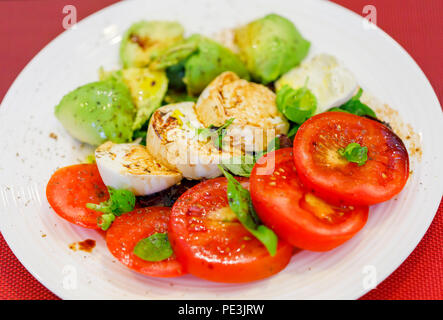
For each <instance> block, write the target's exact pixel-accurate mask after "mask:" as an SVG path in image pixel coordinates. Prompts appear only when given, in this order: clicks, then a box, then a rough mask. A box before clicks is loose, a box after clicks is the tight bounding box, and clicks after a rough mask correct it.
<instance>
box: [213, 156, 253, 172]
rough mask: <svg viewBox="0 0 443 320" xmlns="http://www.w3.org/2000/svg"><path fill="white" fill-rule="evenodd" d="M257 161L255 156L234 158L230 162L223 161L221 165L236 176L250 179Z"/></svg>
mask: <svg viewBox="0 0 443 320" xmlns="http://www.w3.org/2000/svg"><path fill="white" fill-rule="evenodd" d="M255 161H256V159H255V158H254V157H253V156H251V155H243V156H237V157H232V158H231V159H229V160H228V161H222V163H221V164H222V165H223V167H224V168H225V169H227V170H229V171H230V172H231V173H233V174H234V175H236V176H241V177H249V176H250V175H251V171H252V168H254V164H255Z"/></svg>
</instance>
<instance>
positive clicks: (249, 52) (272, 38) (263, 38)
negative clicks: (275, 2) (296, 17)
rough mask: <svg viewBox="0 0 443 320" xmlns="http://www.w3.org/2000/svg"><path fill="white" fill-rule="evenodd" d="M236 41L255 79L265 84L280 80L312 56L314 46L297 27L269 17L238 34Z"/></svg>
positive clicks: (288, 22)
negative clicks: (310, 50) (310, 48)
mask: <svg viewBox="0 0 443 320" xmlns="http://www.w3.org/2000/svg"><path fill="white" fill-rule="evenodd" d="M234 40H235V43H236V44H237V46H238V47H239V49H240V56H241V58H242V59H243V61H244V62H245V63H246V66H247V68H248V70H249V72H250V74H251V76H252V79H253V80H254V81H257V82H261V83H263V84H268V83H270V82H272V81H274V80H276V79H277V78H278V77H279V76H280V75H282V74H284V73H286V72H287V71H289V70H290V69H292V68H293V67H294V66H296V65H297V64H299V63H300V62H301V61H302V60H303V59H304V58H305V57H306V55H307V54H308V51H309V47H310V42H309V41H307V40H305V39H304V38H303V37H302V35H301V34H300V32H299V31H298V30H297V28H296V27H295V26H294V24H293V23H292V22H291V21H289V20H288V19H286V18H283V17H282V16H279V15H277V14H269V15H267V16H265V17H263V18H260V19H257V20H254V21H252V22H250V23H249V24H247V25H245V26H243V27H240V28H238V29H236V30H235V35H234Z"/></svg>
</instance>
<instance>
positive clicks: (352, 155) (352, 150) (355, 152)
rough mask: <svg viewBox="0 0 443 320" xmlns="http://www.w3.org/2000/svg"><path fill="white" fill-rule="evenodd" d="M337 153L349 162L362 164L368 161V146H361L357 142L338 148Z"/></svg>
mask: <svg viewBox="0 0 443 320" xmlns="http://www.w3.org/2000/svg"><path fill="white" fill-rule="evenodd" d="M338 153H339V154H340V155H341V156H342V157H344V158H346V160H348V161H349V162H354V163H357V164H358V165H359V166H362V165H364V164H365V163H366V161H368V148H367V147H362V146H361V145H360V144H358V143H354V142H353V143H350V144H348V145H347V146H346V148H344V149H339V150H338Z"/></svg>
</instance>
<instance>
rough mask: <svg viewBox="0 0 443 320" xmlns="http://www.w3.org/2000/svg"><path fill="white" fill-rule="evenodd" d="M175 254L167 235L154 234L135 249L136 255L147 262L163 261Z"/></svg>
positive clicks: (139, 243) (140, 242)
mask: <svg viewBox="0 0 443 320" xmlns="http://www.w3.org/2000/svg"><path fill="white" fill-rule="evenodd" d="M173 253H174V251H172V247H171V244H170V243H169V239H168V234H167V233H154V234H153V235H151V236H149V237H147V238H145V239H142V240H140V241H139V242H138V243H137V244H136V245H135V247H134V254H135V255H136V256H137V257H139V258H140V259H143V260H146V261H162V260H165V259H168V258H169V257H170V256H172V255H173Z"/></svg>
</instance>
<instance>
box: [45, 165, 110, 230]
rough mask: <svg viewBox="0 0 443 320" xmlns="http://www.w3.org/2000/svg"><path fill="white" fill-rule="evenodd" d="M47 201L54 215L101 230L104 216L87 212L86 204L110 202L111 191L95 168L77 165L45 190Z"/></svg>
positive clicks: (59, 172) (60, 173) (62, 171)
mask: <svg viewBox="0 0 443 320" xmlns="http://www.w3.org/2000/svg"><path fill="white" fill-rule="evenodd" d="M46 197H47V199H48V202H49V204H50V205H51V207H52V208H53V209H54V211H55V212H56V213H57V214H58V215H59V216H61V217H62V218H64V219H66V220H68V221H69V222H72V223H75V224H77V225H79V226H82V227H85V228H91V229H99V227H98V226H97V218H98V217H99V216H100V215H101V214H102V213H100V212H98V211H95V210H91V209H88V208H86V204H87V203H96V204H99V203H100V202H103V201H106V200H108V199H109V193H108V189H107V188H106V186H105V185H104V183H103V181H102V178H101V177H100V174H99V172H98V169H97V165H95V164H77V165H73V166H69V167H64V168H61V169H59V170H57V171H56V172H55V173H54V174H53V175H52V177H51V179H50V180H49V182H48V185H47V186H46Z"/></svg>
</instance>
